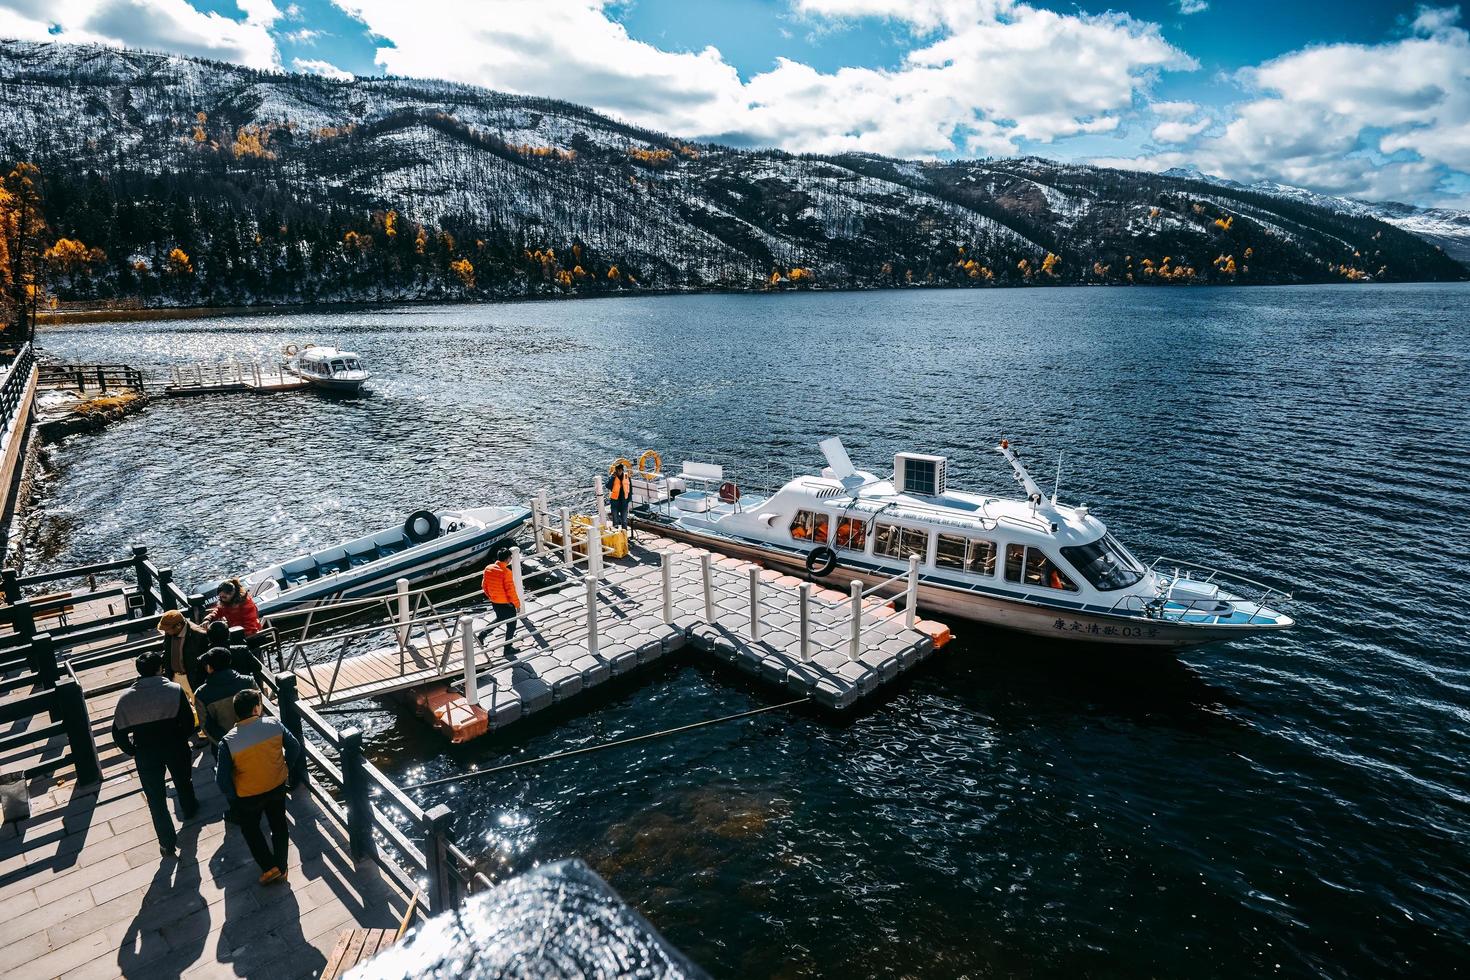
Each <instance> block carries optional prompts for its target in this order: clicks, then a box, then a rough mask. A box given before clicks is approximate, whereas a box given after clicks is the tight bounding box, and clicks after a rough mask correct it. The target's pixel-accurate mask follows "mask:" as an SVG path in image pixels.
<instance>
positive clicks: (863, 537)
mask: <svg viewBox="0 0 1470 980" xmlns="http://www.w3.org/2000/svg"><path fill="white" fill-rule="evenodd" d="M836 544H837V547H839V548H842V549H844V550H846V551H866V550H867V549H868V522H867V521H865V520H863V519H862V518H860V517H839V518H837V539H836Z"/></svg>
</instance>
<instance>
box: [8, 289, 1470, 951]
mask: <svg viewBox="0 0 1470 980" xmlns="http://www.w3.org/2000/svg"><path fill="white" fill-rule="evenodd" d="M1467 323H1470V287H1466V286H1464V285H1458V286H1340V287H1291V288H1275V289H1244V288H1240V289H1228V288H1208V289H1081V288H1078V289H1027V290H1020V289H1017V290H987V291H920V290H915V291H905V292H882V293H825V294H824V293H807V294H797V295H790V294H788V295H770V296H763V295H740V296H709V295H707V296H688V297H655V298H646V299H644V298H619V299H609V300H596V301H578V302H538V303H524V304H510V305H494V306H439V307H413V308H395V309H383V310H374V311H367V312H364V311H354V312H344V313H330V314H322V313H300V314H296V313H286V314H279V315H265V316H249V317H227V318H218V319H198V320H184V321H162V322H135V323H115V324H97V325H84V326H75V327H47V328H43V329H42V332H41V335H40V340H41V343H42V344H43V345H44V347H45V349H46V350H47V351H49V352H50V353H52V354H55V355H57V356H60V357H62V358H65V359H70V360H80V361H83V362H91V361H98V360H101V361H109V362H115V361H124V362H128V363H132V364H135V365H139V366H155V365H164V364H170V363H189V362H194V361H197V360H205V361H215V360H228V359H231V358H247V359H249V358H265V357H267V356H270V355H275V354H277V353H278V352H279V350H280V348H281V347H282V345H284V344H286V343H288V342H292V341H295V342H298V343H299V342H303V341H308V340H314V341H316V342H318V343H323V342H338V343H340V344H341V345H343V346H347V347H350V348H352V349H355V350H357V351H358V352H360V353H361V354H362V355H363V357H364V358H365V359H366V360H367V362H368V366H369V367H370V369H371V370H372V371H373V372H374V374H375V378H374V381H373V382H372V393H371V395H370V396H369V397H366V398H363V399H360V400H335V401H334V400H326V399H322V398H319V397H315V396H313V395H309V394H287V395H276V396H270V397H259V396H247V395H241V396H225V397H216V398H207V399H197V400H192V399H191V400H180V401H173V402H170V401H158V402H156V403H155V404H153V405H152V406H150V407H149V408H148V409H147V410H146V411H145V412H144V413H142V414H140V415H137V416H134V417H132V418H129V419H127V420H125V421H122V422H120V423H118V424H116V425H114V426H112V427H111V428H110V429H108V430H106V431H104V432H102V433H100V434H95V435H87V436H78V437H73V438H71V439H69V440H68V441H66V442H65V443H63V444H61V445H59V446H56V447H53V448H52V449H51V451H50V453H49V475H48V478H47V480H46V483H45V488H44V493H45V497H46V499H45V508H46V517H45V521H46V527H47V544H46V548H45V550H44V551H43V552H42V553H41V555H40V558H39V561H38V562H33V566H32V567H38V565H39V564H63V563H65V564H70V563H74V562H79V561H90V560H95V559H101V558H105V557H113V556H117V555H120V554H122V553H124V551H125V549H126V547H127V546H128V545H129V544H131V543H133V542H147V543H148V544H149V545H150V546H151V549H152V551H153V553H154V554H155V556H156V557H157V558H158V560H159V561H160V563H161V564H171V565H172V566H173V567H174V569H175V572H176V576H177V577H178V579H179V580H180V581H183V582H186V583H197V582H200V581H203V580H206V579H209V578H211V577H214V576H218V575H220V574H222V573H233V572H239V571H243V570H248V569H251V568H254V567H257V566H260V565H265V564H269V563H271V562H273V561H276V560H279V559H281V558H283V557H286V556H288V555H289V554H291V553H294V552H297V551H300V550H304V549H305V548H307V547H308V546H313V547H315V546H322V545H326V544H328V543H331V542H334V541H337V540H339V539H343V538H346V537H349V536H354V535H356V534H358V533H361V532H362V531H364V530H366V529H372V528H377V527H385V526H391V525H396V524H398V523H400V522H401V521H402V520H403V518H404V517H405V516H406V515H407V514H408V513H409V512H410V511H413V510H416V509H418V508H420V507H425V506H444V505H470V504H481V503H509V502H521V503H524V502H526V501H527V500H528V499H529V497H530V496H531V495H532V494H533V493H534V491H535V490H536V489H537V488H539V487H543V486H544V487H549V488H551V489H552V490H553V492H555V491H556V490H558V489H569V488H571V487H574V486H584V485H586V484H587V483H588V482H589V481H590V480H591V479H592V477H593V475H594V474H595V473H597V472H605V470H606V466H607V464H608V462H609V461H610V460H612V459H613V458H615V457H617V456H636V455H637V453H638V452H639V451H641V450H643V449H646V448H656V449H658V450H659V451H660V452H662V454H663V458H664V459H665V460H666V461H677V460H680V459H691V460H703V461H711V462H721V463H726V464H731V465H736V466H737V467H739V466H741V465H743V464H747V463H750V462H759V463H763V464H769V466H770V468H773V469H778V470H780V471H782V472H785V471H786V469H787V467H789V466H796V467H798V468H801V469H813V470H814V469H816V468H818V467H820V465H821V456H820V454H819V452H818V451H817V448H816V443H817V441H818V439H820V438H822V437H825V436H828V435H840V436H842V437H843V439H844V441H845V442H846V444H847V446H848V449H849V451H850V453H851V455H852V457H853V459H854V461H855V462H856V463H857V464H858V465H859V466H861V467H865V468H869V469H873V470H877V471H880V472H887V471H888V469H889V468H890V467H891V465H892V464H891V460H892V456H893V454H894V452H896V451H900V450H915V451H920V452H931V453H943V454H946V455H948V456H949V457H950V466H951V470H950V473H951V477H950V482H951V485H954V486H957V487H964V488H973V489H980V490H989V491H992V492H1004V493H1010V492H1012V490H1013V488H1014V484H1013V482H1012V480H1011V477H1010V474H1009V471H1008V468H1007V467H1006V466H1005V464H1004V461H1003V460H1002V459H1001V458H1000V457H999V456H998V455H997V454H996V453H995V452H994V451H993V447H994V445H995V443H996V442H997V441H998V440H999V439H1000V438H1001V437H1002V436H1006V437H1009V438H1010V439H1012V440H1013V441H1014V442H1016V443H1018V444H1019V445H1020V446H1021V447H1022V448H1023V451H1024V452H1025V453H1026V455H1027V458H1028V459H1029V460H1030V461H1031V464H1032V466H1033V470H1034V472H1035V474H1036V476H1037V479H1038V482H1040V483H1042V484H1043V486H1046V487H1048V489H1049V488H1050V485H1051V483H1052V481H1053V480H1054V479H1055V477H1056V472H1057V463H1058V457H1059V456H1060V458H1061V468H1060V487H1061V500H1062V501H1063V502H1064V503H1082V502H1085V503H1087V504H1088V505H1090V506H1091V507H1092V508H1093V511H1094V513H1095V514H1096V515H1097V516H1099V517H1100V518H1101V519H1102V520H1104V521H1105V522H1107V523H1108V524H1109V526H1110V528H1111V529H1112V531H1113V533H1114V534H1115V535H1116V536H1117V537H1118V538H1119V539H1120V540H1122V541H1123V542H1124V543H1125V544H1127V545H1128V546H1129V547H1130V548H1131V549H1132V550H1133V551H1134V552H1135V553H1137V554H1139V555H1140V556H1141V557H1144V558H1145V559H1146V560H1147V559H1150V558H1152V557H1153V556H1155V555H1158V554H1163V555H1169V556H1173V557H1177V558H1182V559H1187V560H1190V561H1196V562H1201V563H1204V564H1207V565H1218V566H1219V567H1222V568H1224V569H1226V570H1228V571H1232V572H1236V573H1239V574H1243V575H1246V576H1249V577H1251V578H1255V579H1259V580H1261V581H1265V582H1268V583H1272V584H1277V585H1280V586H1283V587H1285V588H1287V589H1289V590H1291V591H1293V592H1294V593H1295V596H1296V600H1295V602H1294V603H1293V604H1291V606H1290V607H1289V608H1288V611H1290V612H1291V613H1292V615H1294V616H1295V617H1296V618H1297V620H1298V624H1299V625H1298V626H1297V627H1296V628H1295V629H1294V630H1292V631H1290V632H1288V633H1286V634H1284V635H1282V634H1275V635H1269V636H1263V637H1259V638H1256V639H1252V640H1246V641H1240V642H1237V643H1231V644H1219V645H1214V646H1207V647H1203V648H1199V649H1195V650H1190V651H1187V652H1185V653H1183V654H1181V655H1180V656H1179V657H1178V658H1177V659H1176V658H1172V657H1164V658H1159V657H1156V656H1155V657H1144V656H1139V655H1133V654H1129V653H1128V652H1126V651H1118V650H1114V649H1098V650H1088V649H1080V650H1070V649H1065V648H1060V647H1056V646H1050V645H1048V644H1046V643H1045V642H1043V641H1041V640H1038V639H1035V638H1027V637H1022V636H1017V635H1009V634H1004V633H999V632H994V631H988V630H985V629H983V628H981V627H978V626H975V625H973V624H964V623H956V624H952V625H954V626H955V627H956V633H957V634H958V639H957V640H956V642H955V643H953V644H952V645H951V646H949V647H948V648H946V650H945V651H944V652H943V654H942V655H941V656H938V657H935V658H933V659H932V660H931V661H930V662H929V663H928V664H927V665H926V666H925V667H924V668H923V669H921V670H919V671H918V672H916V675H915V676H914V677H912V679H910V680H908V681H906V682H904V683H902V684H900V685H899V686H898V689H897V690H896V691H894V692H893V693H891V694H889V695H887V696H885V697H884V698H883V699H882V700H881V701H880V702H879V703H877V704H874V705H871V706H869V707H867V708H866V709H865V710H862V711H860V712H859V713H857V714H856V715H855V716H854V717H852V718H850V719H835V720H834V719H832V718H830V717H826V716H823V715H820V714H816V713H809V712H803V711H779V712H773V713H769V714H766V715H763V716H760V717H758V718H754V719H750V720H749V721H745V722H739V723H735V724H730V725H722V726H716V727H712V728H707V729H702V730H700V731H697V732H694V733H691V734H689V735H687V736H682V737H676V738H672V739H666V740H661V741H656V742H652V743H646V744H641V745H637V746H634V747H630V748H628V749H625V750H617V751H612V752H606V753H600V754H597V755H595V756H591V757H588V758H585V759H574V760H568V761H567V762H564V763H560V764H556V765H553V766H542V767H529V768H526V769H521V770H517V771H515V772H512V773H506V774H504V775H502V776H500V777H496V778H493V779H488V780H480V781H478V782H475V783H469V784H463V785H460V786H457V787H441V788H438V789H436V790H433V791H428V792H425V793H421V794H420V796H421V798H422V801H423V802H424V803H426V804H433V803H437V802H441V801H442V802H447V803H448V804H449V805H450V806H451V807H452V808H453V809H454V810H455V811H456V823H455V830H456V833H457V834H458V836H459V838H460V840H461V842H462V843H463V844H464V845H465V846H466V847H467V849H469V850H471V851H472V852H475V853H479V854H484V855H487V856H490V859H491V860H493V861H495V862H496V863H498V862H500V861H504V862H505V866H506V867H508V868H510V869H520V868H526V867H530V866H532V865H535V864H537V863H539V862H545V861H548V860H552V859H555V858H559V857H565V856H573V855H579V856H582V857H584V858H585V859H587V860H588V862H589V863H591V864H592V866H593V867H594V868H596V869H597V870H598V871H599V872H600V873H601V874H602V875H603V876H605V877H606V878H607V879H608V880H609V881H610V882H611V884H612V885H613V886H614V887H615V888H617V889H618V890H619V891H620V892H621V893H622V894H623V895H624V896H625V897H626V898H627V899H628V900H629V901H630V902H631V903H632V904H633V905H634V906H636V907H637V908H638V909H639V910H640V911H642V912H643V913H644V914H645V915H646V916H647V917H648V918H649V919H650V920H651V921H652V922H653V923H654V925H656V926H657V927H658V928H659V929H660V930H662V931H663V932H664V934H665V935H666V936H667V937H668V938H669V939H670V940H671V941H672V942H673V943H675V944H676V945H677V946H679V947H680V948H682V949H683V950H684V951H685V952H687V953H688V954H689V955H690V956H691V957H692V958H694V959H695V960H696V961H697V962H699V963H701V964H702V965H703V966H705V967H706V968H707V969H709V970H710V971H711V972H712V973H714V974H716V975H741V976H746V975H749V976H770V975H781V976H816V975H825V976H891V975H896V974H901V975H909V976H933V977H949V976H955V975H959V974H969V975H991V974H1017V973H1019V974H1031V975H1069V976H1070V975H1077V974H1079V973H1080V974H1095V975H1112V976H1137V975H1142V974H1149V975H1159V974H1163V975H1182V974H1188V975H1191V976H1222V977H1234V976H1239V975H1242V974H1245V975H1264V974H1273V975H1274V974H1285V975H1292V976H1319V975H1328V976H1364V975H1382V974H1402V973H1415V974H1427V973H1444V972H1446V971H1449V970H1452V969H1464V968H1465V967H1467V966H1470V956H1467V952H1466V950H1467V943H1470V859H1467V857H1466V855H1467V843H1470V840H1467V838H1470V775H1467V766H1466V760H1467V754H1470V693H1467V692H1470V659H1467V653H1470V642H1467V637H1470V575H1467V574H1466V567H1467V564H1470V535H1467V534H1466V532H1465V524H1464V515H1465V514H1466V512H1467V510H1470V479H1467V476H1470V399H1467V395H1466V379H1467V378H1470V331H1467V329H1466V325H1467ZM780 697H781V694H780V692H776V691H773V690H770V689H766V688H762V687H759V686H756V685H754V684H750V683H747V682H744V681H741V680H740V679H738V678H736V677H734V676H732V675H731V674H728V673H725V672H722V671H716V670H713V669H708V668H706V667H704V666H703V665H701V664H698V663H685V664H683V665H677V664H676V665H671V666H669V667H665V668H663V669H661V670H660V671H656V672H655V673H654V674H653V675H651V676H645V677H642V678H640V679H637V680H634V681H633V682H632V683H626V682H625V683H623V684H621V685H619V686H616V687H613V688H612V689H611V690H610V692H609V693H608V694H607V695H605V696H600V697H598V698H597V699H596V700H595V701H594V702H593V703H592V705H591V706H589V707H588V708H587V709H586V710H584V711H579V712H577V713H573V714H570V715H568V714H562V715H559V716H555V717H551V718H543V717H541V716H537V718H536V719H533V720H531V721H529V722H527V723H525V724H523V725H520V726H517V727H515V728H513V729H512V730H511V732H510V733H508V734H507V735H505V736H498V737H494V738H488V739H483V740H481V741H478V742H475V743H472V744H470V745H467V746H462V747H457V748H452V749H451V748H449V747H447V746H446V745H445V744H444V743H443V741H442V740H441V739H439V738H438V737H437V736H434V735H432V734H430V733H429V732H428V731H427V730H426V729H425V727H424V726H423V725H422V724H421V723H420V722H419V721H417V720H416V719H415V718H414V717H413V716H412V715H411V714H410V713H408V712H406V711H403V710H401V709H398V708H395V707H393V706H391V705H387V704H384V705H379V706H370V707H368V708H365V709H364V710H363V711H362V712H361V713H360V715H359V716H358V718H357V721H358V722H359V723H360V724H361V725H362V726H363V727H364V728H365V729H366V730H367V731H368V732H369V741H370V751H371V754H372V757H373V758H374V760H375V761H376V762H377V763H378V765H380V766H381V767H383V768H384V769H385V770H386V771H388V772H390V773H391V774H394V775H396V776H398V777H400V778H401V779H403V780H410V779H420V778H431V777H435V776H441V775H449V774H452V773H455V772H458V771H462V770H464V769H466V768H467V767H469V766H470V765H479V766H481V767H484V766H489V765H494V764H496V763H499V762H504V761H509V760H513V759H519V758H530V757H533V756H536V755H540V754H543V753H546V752H549V751H556V750H560V749H566V748H573V747H578V746H583V745H589V744H592V743H595V742H600V741H604V740H607V739H612V738H616V737H620V736H625V735H631V734H637V733H641V732H647V731H652V730H655V729H659V728H665V727H671V726H674V725H679V724H686V723H689V722H693V721H697V720H700V719H703V718H712V717H715V716H718V715H723V714H728V713H731V712H735V711H741V710H745V709H749V708H754V707H759V706H761V705H763V704H769V703H773V702H774V701H775V700H777V699H779V698H780Z"/></svg>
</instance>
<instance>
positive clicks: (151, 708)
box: [112, 650, 199, 857]
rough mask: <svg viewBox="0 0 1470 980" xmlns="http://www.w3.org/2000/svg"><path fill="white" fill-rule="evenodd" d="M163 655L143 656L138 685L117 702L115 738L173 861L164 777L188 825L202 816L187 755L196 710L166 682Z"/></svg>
mask: <svg viewBox="0 0 1470 980" xmlns="http://www.w3.org/2000/svg"><path fill="white" fill-rule="evenodd" d="M164 664H165V660H164V655H163V654H162V653H161V652H159V651H156V650H155V651H150V652H148V653H143V654H139V656H138V659H137V667H138V675H139V677H138V680H137V681H136V682H135V683H134V684H133V686H132V687H130V688H129V689H128V690H126V691H124V692H123V696H122V697H121V698H120V699H118V702H117V709H116V710H115V711H114V712H113V715H112V738H113V741H115V742H116V743H117V747H118V748H119V749H121V750H122V751H123V753H124V754H126V755H130V756H132V757H133V759H134V761H135V762H136V764H137V767H138V780H139V781H140V782H141V783H142V784H143V797H144V799H146V800H147V801H148V812H149V814H151V815H152V817H153V829H154V831H155V832H156V833H157V834H158V849H159V851H160V852H161V853H162V854H163V856H164V857H173V856H174V855H175V854H176V853H177V851H176V848H177V846H178V832H177V831H176V830H175V829H174V822H173V817H172V816H171V815H170V814H169V812H168V788H167V786H166V785H165V783H164V773H165V772H167V773H168V775H169V776H170V777H171V778H172V779H173V781H174V789H175V791H176V792H177V793H178V794H179V804H180V805H181V806H182V807H183V816H184V819H185V820H192V819H193V818H194V815H195V814H196V813H198V812H199V799H198V797H196V796H195V795H194V774H193V770H192V765H191V760H190V755H189V738H190V736H192V735H193V734H194V709H193V707H192V706H191V705H190V704H189V698H188V697H187V696H186V695H185V694H184V689H183V688H182V687H180V686H179V685H177V684H175V683H173V682H172V681H168V680H165V679H164V678H163V676H162V675H163V669H164Z"/></svg>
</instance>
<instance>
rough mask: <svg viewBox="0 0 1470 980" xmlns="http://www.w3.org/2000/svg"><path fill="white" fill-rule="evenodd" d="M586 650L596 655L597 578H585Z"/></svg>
mask: <svg viewBox="0 0 1470 980" xmlns="http://www.w3.org/2000/svg"><path fill="white" fill-rule="evenodd" d="M587 652H588V653H590V654H592V656H594V657H595V656H597V579H595V578H589V579H588V580H587Z"/></svg>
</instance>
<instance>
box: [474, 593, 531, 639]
mask: <svg viewBox="0 0 1470 980" xmlns="http://www.w3.org/2000/svg"><path fill="white" fill-rule="evenodd" d="M490 608H491V609H493V610H494V611H495V622H494V623H492V624H491V625H490V626H488V627H487V628H485V629H482V630H481V631H480V636H479V640H480V642H481V643H484V642H485V637H487V636H489V635H490V634H491V633H493V632H495V627H496V626H499V625H500V623H501V622H502V621H503V620H507V619H508V620H510V625H509V626H507V627H506V628H505V645H506V646H510V644H511V641H513V640H514V639H515V638H516V627H517V626H519V625H521V624H520V622H519V621H518V620H517V619H516V607H515V606H513V605H511V604H510V603H508V602H492V603H490Z"/></svg>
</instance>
